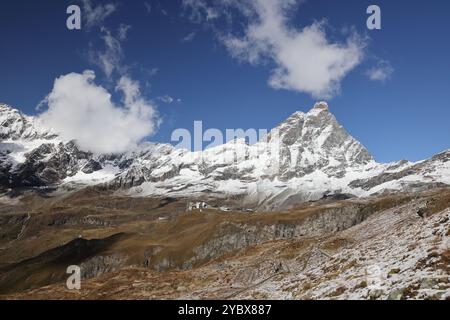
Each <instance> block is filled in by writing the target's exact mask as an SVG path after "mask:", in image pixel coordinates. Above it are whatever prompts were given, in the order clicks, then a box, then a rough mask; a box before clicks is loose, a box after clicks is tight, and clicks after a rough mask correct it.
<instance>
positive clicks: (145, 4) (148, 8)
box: [144, 1, 152, 13]
mask: <svg viewBox="0 0 450 320" xmlns="http://www.w3.org/2000/svg"><path fill="white" fill-rule="evenodd" d="M144 6H145V10H147V12H148V13H151V12H152V4H151V3H150V2H148V1H145V2H144Z"/></svg>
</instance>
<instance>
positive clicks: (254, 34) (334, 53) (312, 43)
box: [184, 0, 365, 98]
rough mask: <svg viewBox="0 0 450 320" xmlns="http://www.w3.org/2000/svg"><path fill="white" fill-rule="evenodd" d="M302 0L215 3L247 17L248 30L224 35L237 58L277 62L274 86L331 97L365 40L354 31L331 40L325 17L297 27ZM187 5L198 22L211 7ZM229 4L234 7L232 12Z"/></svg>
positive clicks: (191, 0) (199, 0)
mask: <svg viewBox="0 0 450 320" xmlns="http://www.w3.org/2000/svg"><path fill="white" fill-rule="evenodd" d="M300 2H301V1H299V0H249V1H248V2H241V1H236V0H224V1H221V2H216V6H220V8H221V10H220V12H221V13H222V12H224V13H223V14H224V15H230V12H234V11H236V10H237V11H238V12H240V14H241V15H242V16H243V17H244V19H245V20H246V23H245V24H244V30H243V35H241V36H235V35H233V33H230V34H226V35H224V34H222V35H221V36H220V39H221V40H222V41H223V42H224V44H225V45H226V47H227V49H228V51H229V52H230V54H231V55H232V56H233V57H235V58H237V59H240V60H243V61H247V62H249V63H251V64H255V65H256V64H262V63H267V62H270V63H273V64H274V65H275V67H274V69H273V70H272V74H271V76H270V79H269V81H268V82H269V85H270V86H272V87H273V88H276V89H287V90H294V91H298V92H305V93H308V94H310V95H312V96H313V97H314V98H331V97H332V96H334V95H336V94H337V93H338V92H339V90H340V85H341V81H342V80H343V79H344V78H345V76H346V75H347V74H348V73H349V72H350V71H351V70H353V69H354V68H355V67H356V66H357V65H358V64H360V62H361V61H362V59H363V56H364V48H365V41H364V40H363V39H361V37H359V36H358V35H357V34H356V32H352V34H350V35H348V36H347V37H346V39H345V40H344V41H342V42H332V41H330V40H329V39H328V37H327V34H326V31H325V23H323V22H314V23H313V24H311V25H309V26H306V27H304V28H303V29H297V28H294V27H293V26H292V24H291V23H290V21H289V17H290V15H291V14H292V12H295V9H296V8H297V7H298V5H299V3H300ZM184 5H189V6H190V8H191V18H192V20H194V21H195V20H201V15H202V12H203V15H204V12H205V10H207V9H209V8H210V7H206V9H205V6H206V3H205V1H203V0H185V1H184ZM226 8H229V9H230V10H229V12H228V13H227V10H225V9H226ZM233 10H234V11H233ZM199 17H200V18H199ZM227 19H228V16H227ZM228 20H229V19H228ZM241 21H242V19H241Z"/></svg>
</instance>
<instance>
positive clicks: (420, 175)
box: [0, 102, 450, 210]
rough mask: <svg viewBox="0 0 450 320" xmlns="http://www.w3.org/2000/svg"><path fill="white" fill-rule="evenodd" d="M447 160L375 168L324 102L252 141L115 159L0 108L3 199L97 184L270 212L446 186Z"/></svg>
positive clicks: (158, 149)
mask: <svg viewBox="0 0 450 320" xmlns="http://www.w3.org/2000/svg"><path fill="white" fill-rule="evenodd" d="M449 159H450V152H449V151H447V152H444V153H442V154H439V155H437V156H435V157H433V158H432V159H430V160H426V161H422V162H418V163H410V162H407V161H400V162H396V163H391V164H380V163H377V162H376V161H375V160H374V159H373V157H372V156H371V155H370V153H369V152H368V150H367V149H366V148H365V147H364V146H363V145H362V144H361V143H360V142H358V141H357V140H356V139H354V138H353V137H352V136H351V135H350V134H349V133H348V132H347V131H346V130H345V129H344V128H343V127H342V126H341V125H340V124H339V123H338V121H337V120H336V118H335V117H334V115H333V114H332V113H331V112H330V111H329V108H328V105H327V104H326V103H325V102H320V103H317V104H316V105H315V106H314V107H313V108H312V109H311V110H310V111H309V112H307V113H303V112H296V113H294V114H293V115H291V116H290V117H289V118H288V119H286V120H285V121H284V122H282V123H281V124H280V125H278V126H277V127H276V128H274V129H273V130H271V132H270V133H269V134H268V135H267V137H264V138H263V139H261V140H260V141H259V142H258V143H256V144H254V145H247V144H246V143H245V141H243V140H235V141H232V142H229V143H226V144H224V145H221V146H218V147H214V148H211V149H207V150H205V151H203V152H190V151H188V150H180V149H176V148H174V147H173V146H171V145H168V144H154V143H144V144H142V145H141V146H139V147H138V148H135V149H134V150H131V151H129V152H127V153H123V154H114V155H94V154H92V153H90V152H84V151H82V150H80V149H79V148H78V147H77V144H76V141H64V140H63V139H61V138H60V137H58V135H57V134H56V133H54V131H53V130H52V129H51V128H44V127H42V126H41V125H40V124H39V123H38V121H37V119H35V118H33V117H29V116H25V115H23V114H21V113H20V112H19V111H18V110H15V109H13V108H11V107H9V106H7V105H0V187H1V189H2V190H3V192H4V193H7V192H11V191H16V190H23V189H25V190H26V189H29V188H52V189H59V190H60V191H63V190H67V189H73V188H82V187H84V186H88V185H101V186H102V187H104V188H108V189H110V190H112V191H114V192H117V193H121V194H128V195H138V196H172V197H186V198H208V199H211V198H213V199H221V200H222V201H224V202H230V204H231V205H239V206H241V207H242V206H248V207H256V208H264V209H269V210H270V209H274V208H279V207H283V206H289V205H291V204H295V203H298V202H301V201H309V200H317V199H320V198H322V197H324V196H330V195H339V194H346V195H352V196H367V195H371V194H375V193H381V192H395V191H402V190H405V189H411V188H428V187H432V186H436V185H440V184H450V162H449ZM231 199H233V200H231ZM236 199H239V200H236Z"/></svg>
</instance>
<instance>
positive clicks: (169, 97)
mask: <svg viewBox="0 0 450 320" xmlns="http://www.w3.org/2000/svg"><path fill="white" fill-rule="evenodd" d="M158 100H160V101H162V102H164V103H167V104H171V103H172V102H174V101H175V99H174V98H172V97H171V96H169V95H165V96H162V97H158Z"/></svg>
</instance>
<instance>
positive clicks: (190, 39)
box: [181, 32, 197, 42]
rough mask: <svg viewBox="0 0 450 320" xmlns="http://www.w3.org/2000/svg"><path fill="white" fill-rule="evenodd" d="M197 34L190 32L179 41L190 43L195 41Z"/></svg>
mask: <svg viewBox="0 0 450 320" xmlns="http://www.w3.org/2000/svg"><path fill="white" fill-rule="evenodd" d="M196 35H197V34H196V33H195V32H191V33H189V34H188V35H186V36H185V37H184V38H183V39H181V41H182V42H191V41H192V40H194V39H195V36H196Z"/></svg>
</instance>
